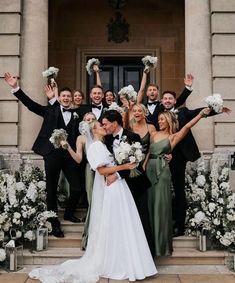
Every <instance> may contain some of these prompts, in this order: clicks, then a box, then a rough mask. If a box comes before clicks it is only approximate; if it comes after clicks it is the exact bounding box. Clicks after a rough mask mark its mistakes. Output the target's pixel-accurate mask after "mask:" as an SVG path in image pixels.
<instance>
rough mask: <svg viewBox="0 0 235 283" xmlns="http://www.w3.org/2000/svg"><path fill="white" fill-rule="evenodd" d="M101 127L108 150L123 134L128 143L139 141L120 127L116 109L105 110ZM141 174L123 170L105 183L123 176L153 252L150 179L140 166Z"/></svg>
mask: <svg viewBox="0 0 235 283" xmlns="http://www.w3.org/2000/svg"><path fill="white" fill-rule="evenodd" d="M102 124H103V128H104V129H105V130H106V132H107V136H106V137H105V144H106V146H107V148H108V150H109V151H110V152H111V153H113V149H114V148H115V147H118V145H119V144H120V141H121V139H122V138H123V137H124V136H125V138H126V141H127V142H128V143H130V144H132V143H133V142H141V140H140V136H139V135H138V134H135V133H133V132H131V131H128V130H126V129H124V128H123V127H122V124H123V122H122V116H121V114H120V113H119V112H118V111H116V110H108V111H105V112H104V114H103V116H102ZM138 170H139V171H142V174H141V175H140V176H139V177H134V178H130V177H129V176H130V170H123V171H120V172H119V173H115V174H113V175H110V176H108V177H107V183H108V184H110V183H112V182H114V181H115V180H116V179H117V178H124V179H125V180H126V182H127V184H128V186H129V188H130V191H131V193H132V196H133V198H134V200H135V203H136V207H137V209H138V212H139V215H140V219H141V222H142V225H143V228H144V231H145V235H146V238H147V241H148V244H149V248H150V250H151V252H153V238H152V232H151V227H150V222H149V211H148V196H147V189H148V188H149V187H150V181H149V180H148V178H147V177H146V175H145V173H144V172H143V169H142V166H141V165H140V166H139V167H138Z"/></svg>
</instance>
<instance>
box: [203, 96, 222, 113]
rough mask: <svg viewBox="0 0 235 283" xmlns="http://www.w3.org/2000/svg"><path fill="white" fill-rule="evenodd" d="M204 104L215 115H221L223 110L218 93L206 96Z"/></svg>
mask: <svg viewBox="0 0 235 283" xmlns="http://www.w3.org/2000/svg"><path fill="white" fill-rule="evenodd" d="M205 102H206V104H207V105H208V107H211V108H212V109H213V110H214V111H215V112H216V113H221V112H222V109H223V99H222V97H221V95H220V94H219V93H214V94H213V95H210V96H207V97H206V98H205Z"/></svg>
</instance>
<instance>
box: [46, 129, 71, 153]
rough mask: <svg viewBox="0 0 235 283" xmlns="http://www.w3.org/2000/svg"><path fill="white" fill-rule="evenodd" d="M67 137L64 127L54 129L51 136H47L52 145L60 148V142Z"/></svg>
mask: <svg viewBox="0 0 235 283" xmlns="http://www.w3.org/2000/svg"><path fill="white" fill-rule="evenodd" d="M67 137H68V134H67V132H66V131H65V130H64V129H55V130H54V131H53V133H52V135H51V137H50V138H49V141H50V142H51V143H52V144H53V145H54V147H55V148H60V147H61V144H60V142H61V141H66V140H67ZM63 147H64V146H63ZM64 148H65V147H64ZM65 149H66V148H65Z"/></svg>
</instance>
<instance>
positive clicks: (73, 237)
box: [48, 232, 82, 248]
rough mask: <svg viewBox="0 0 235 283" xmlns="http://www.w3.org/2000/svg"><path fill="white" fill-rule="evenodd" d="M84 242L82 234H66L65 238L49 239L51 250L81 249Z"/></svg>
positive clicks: (52, 237) (50, 237) (51, 237)
mask: <svg viewBox="0 0 235 283" xmlns="http://www.w3.org/2000/svg"><path fill="white" fill-rule="evenodd" d="M81 240H82V232H78V233H70V232H68V233H65V235H64V238H56V237H54V236H49V237H48V247H49V248H79V247H80V245H81Z"/></svg>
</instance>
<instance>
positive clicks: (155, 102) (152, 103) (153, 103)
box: [148, 101, 158, 106]
mask: <svg viewBox="0 0 235 283" xmlns="http://www.w3.org/2000/svg"><path fill="white" fill-rule="evenodd" d="M157 103H158V101H154V102H148V106H151V105H157Z"/></svg>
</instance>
